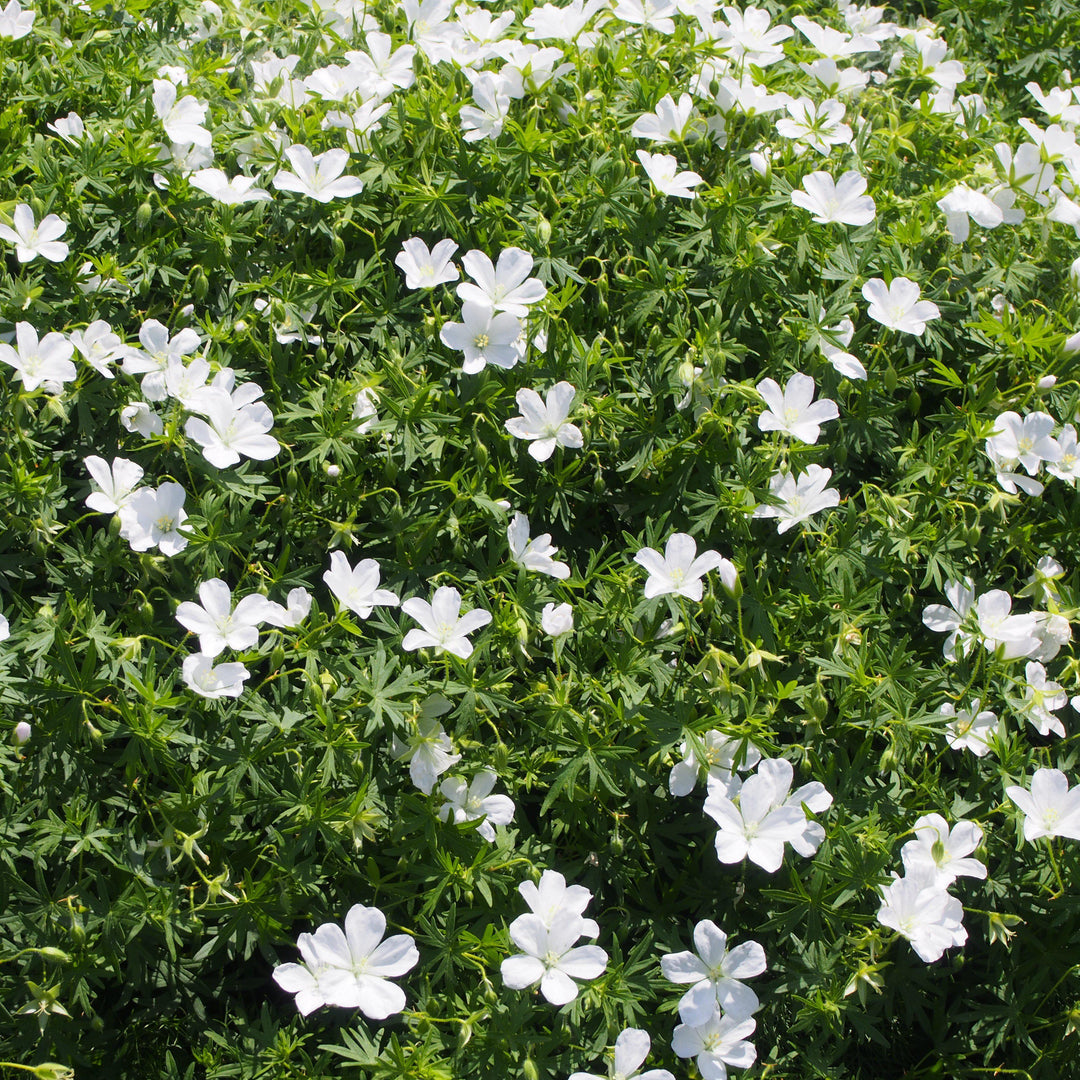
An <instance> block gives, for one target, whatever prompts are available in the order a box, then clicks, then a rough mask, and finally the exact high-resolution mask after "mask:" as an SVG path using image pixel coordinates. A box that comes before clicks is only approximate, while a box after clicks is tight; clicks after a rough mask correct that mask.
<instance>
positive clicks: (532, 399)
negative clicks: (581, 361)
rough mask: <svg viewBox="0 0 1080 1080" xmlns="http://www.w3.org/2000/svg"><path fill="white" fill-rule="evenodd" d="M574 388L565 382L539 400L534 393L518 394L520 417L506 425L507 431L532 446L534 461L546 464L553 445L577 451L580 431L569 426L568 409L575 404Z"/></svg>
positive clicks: (530, 391) (514, 418) (521, 390)
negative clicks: (526, 440) (525, 440)
mask: <svg viewBox="0 0 1080 1080" xmlns="http://www.w3.org/2000/svg"><path fill="white" fill-rule="evenodd" d="M574 394H575V390H574V388H573V387H572V386H571V385H570V384H569V383H568V382H559V383H556V384H555V385H554V386H553V387H552V388H551V389H550V390H549V391H548V392H547V398H546V400H543V401H542V400H541V399H540V395H539V394H538V393H537V392H536V391H535V390H530V389H529V388H528V387H522V388H521V389H520V390H519V391H518V392H517V406H518V408H519V409H520V410H521V415H520V416H514V417H511V418H510V419H509V420H507V421H506V430H507V431H509V432H510V434H511V435H513V436H514V438H516V439H528V440H529V441H530V442H531V444H532V445H531V446H530V447H529V456H530V457H532V458H534V459H535V460H536V461H547V459H548V458H549V457H551V455H552V454H553V453H554V451H555V447H556V445H558V446H565V447H568V448H570V449H574V450H577V449H579V448H580V447H581V445H582V437H581V431H580V430H579V429H578V428H577V427H576V426H575V425H574V424H568V423H567V422H566V418H567V417H568V416H569V415H570V406H571V405H573V403H574Z"/></svg>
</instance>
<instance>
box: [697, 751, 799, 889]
mask: <svg viewBox="0 0 1080 1080" xmlns="http://www.w3.org/2000/svg"><path fill="white" fill-rule="evenodd" d="M770 760H771V762H772V763H773V764H771V765H769V763H768V762H766V761H763V762H762V763H761V765H759V766H758V771H757V772H756V773H755V774H754V775H753V776H751V777H749V778H748V779H747V780H746V781H745V782H744V783H743V785H742V787H741V788H740V789H739V794H738V795H737V796H736V797H735V798H736V799H737V800H738V802H735V801H734V800H732V799H729V798H728V797H727V796H726V795H725V794H724V792H723V790H722V789H721V788H713V789H712V790H711V791H710V792H709V795H708V798H707V799H706V800H705V806H704V810H705V813H706V814H708V815H709V817H711V818H712V819H713V820H714V821H715V822H716V823H717V824H718V825H719V826H720V831H719V832H717V834H716V841H715V843H716V854H717V857H718V858H719V859H720V861H721V862H723V863H736V862H740V861H741V860H742V859H744V858H749V859H750V861H751V862H754V863H757V865H758V866H760V867H761V868H762V869H763V870H766V871H768V872H769V873H770V874H773V873H775V872H776V871H777V870H779V869H780V864H781V863H782V862H783V861H784V845H785V844H787V843H789V842H790V841H792V840H795V839H796V838H798V837H800V836H801V835H802V833H803V830H804V828H805V827H806V815H805V814H804V813H803V811H802V809H801V808H799V807H796V806H787V805H784V800H785V799H786V798H787V796H788V791H789V789H790V787H791V779H792V776H793V771H792V768H791V762H789V761H787V760H786V759H784V758H775V759H770ZM767 765H768V767H766V766H767Z"/></svg>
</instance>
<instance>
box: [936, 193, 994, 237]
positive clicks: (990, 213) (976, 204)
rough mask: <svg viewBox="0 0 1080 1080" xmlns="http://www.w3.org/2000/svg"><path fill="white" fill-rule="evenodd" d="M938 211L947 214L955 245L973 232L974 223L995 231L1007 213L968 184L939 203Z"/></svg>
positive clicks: (946, 217)
mask: <svg viewBox="0 0 1080 1080" xmlns="http://www.w3.org/2000/svg"><path fill="white" fill-rule="evenodd" d="M937 206H938V209H939V210H941V211H942V212H943V213H944V214H945V224H946V225H947V226H948V228H949V235H950V236H951V237H952V238H953V241H954V243H957V244H962V243H963V242H964V241H965V240H966V239H967V238H968V235H969V234H970V232H971V224H970V221H969V220H968V219H969V218H970V219H971V221H974V222H975V223H976V224H977V225H981V226H982V227H983V228H984V229H993V228H994V227H995V226H997V225H1000V224H1001V223H1002V222H1003V221H1004V220H1005V212H1004V211H1003V210H1002V208H1001V207H1000V206H999V205H998V204H997V203H996V202H994V201H993V200H992V199H991V198H989V197H988V196H986V195H984V194H983V193H982V192H981V191H972V190H971V188H969V187H968V186H967V185H966V184H957V185H956V187H954V188H953V189H952V191H950V192H949V194H948V195H946V196H944V197H943V198H941V199H938V201H937Z"/></svg>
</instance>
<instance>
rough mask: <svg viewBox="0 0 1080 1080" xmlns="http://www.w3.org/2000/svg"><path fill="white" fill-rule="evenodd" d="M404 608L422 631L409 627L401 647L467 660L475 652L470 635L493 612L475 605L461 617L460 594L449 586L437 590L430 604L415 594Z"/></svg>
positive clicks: (489, 618) (487, 621)
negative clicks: (432, 650) (450, 654)
mask: <svg viewBox="0 0 1080 1080" xmlns="http://www.w3.org/2000/svg"><path fill="white" fill-rule="evenodd" d="M401 610H402V611H404V612H405V614H406V615H408V616H409V617H410V618H413V619H415V620H416V621H417V622H418V623H419V624H420V626H421V629H420V630H410V631H409V632H408V633H407V634H406V635H405V640H404V641H402V643H401V647H402V648H403V649H404V650H405V651H406V652H412V651H413V650H415V649H424V648H433V649H434V650H435V651H436V653H444V652H448V653H453V655H454V656H457V657H460V658H461V659H462V660H467V659H468V658H469V657H470V656H471V655H472V651H473V645H472V642H471V641H470V640H469V638H468V636H467V635H469V634H471V633H473V631H475V630H479V629H480V628H481V627H482V626H487V624H488V623H489V622H491V612H490V611H485V610H484V609H483V608H474V609H473V610H472V611H469V612H467V613H466V614H465V615H460V617H459V613H460V611H461V593H459V592H458V591H457V589H455V588H453V586H450V585H443V586H441V587H440V588H438V589H436V590H435V594H434V595H433V596H432V598H431V603H430V604H429V603H428V602H427V601H426V600H421V599H420V598H419V597H418V596H413V597H410V598H409V599H408V600H406V601H405V602H404V603H403V604H402V605H401Z"/></svg>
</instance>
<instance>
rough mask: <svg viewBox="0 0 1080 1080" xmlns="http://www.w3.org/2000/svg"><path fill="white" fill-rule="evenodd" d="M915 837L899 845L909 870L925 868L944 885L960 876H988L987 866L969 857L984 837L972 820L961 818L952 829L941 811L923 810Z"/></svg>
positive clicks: (918, 870)
mask: <svg viewBox="0 0 1080 1080" xmlns="http://www.w3.org/2000/svg"><path fill="white" fill-rule="evenodd" d="M912 831H913V832H914V833H915V839H914V840H909V841H908V842H907V843H906V844H904V846H903V847H902V848H901V849H900V857H901V858H902V859H903V860H904V870H905V872H906V873H909V874H910V873H916V872H921V871H926V872H927V873H928V874H929V875H930V876H932V877H933V876H935V875H936V878H937V882H938V884H939V885H941V886H942V887H945V886H947V885H949V884H951V883H952V882H953V881H955V880H956V879H957V878H958V877H973V878H980V879H981V878H985V877H986V867H985V866H984V865H983V864H982V863H981V862H979V860H978V859H969V858H967V856H968V855H970V854H971V853H972V852H973V851H974V850H975V849H976V848H977V847H978V846H979V844H980V842H981V841H982V836H983V831H982V829H981V828H979V826H978V825H976V824H975V823H974V822H973V821H958V822H957V823H956V824H955V825H954V826H953V827H952V828H951V829H950V828H949V823H948V822H947V821H946V820H945V819H944V818H943V817H942V816H941V815H940V814H923V815H922V817H920V818H919V819H918V821H916V822H915V824H914V825H913V826H912Z"/></svg>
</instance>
